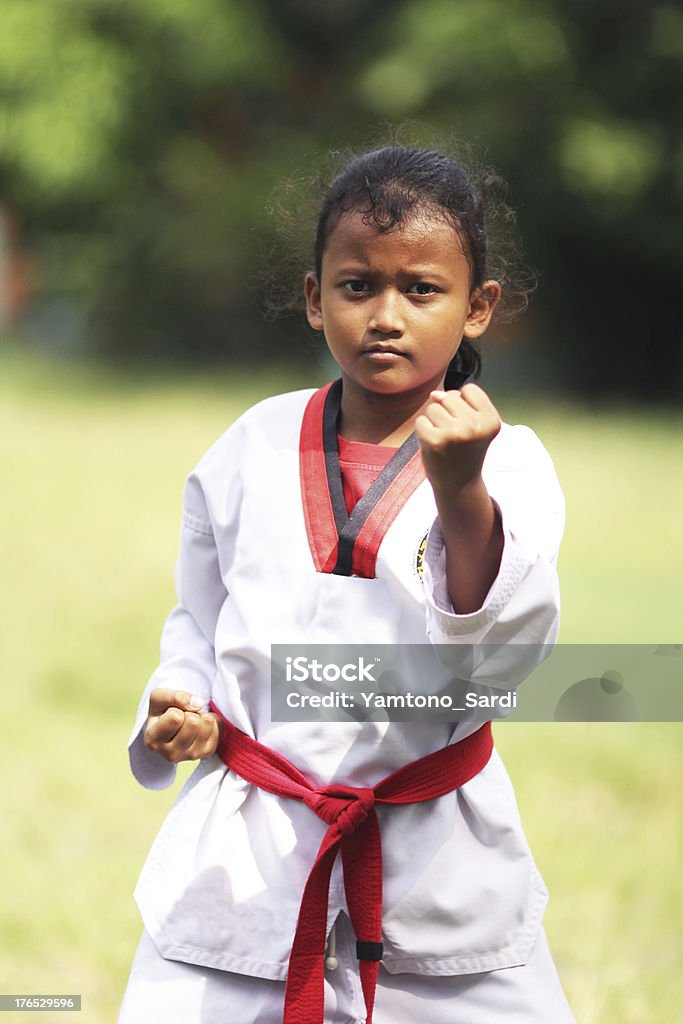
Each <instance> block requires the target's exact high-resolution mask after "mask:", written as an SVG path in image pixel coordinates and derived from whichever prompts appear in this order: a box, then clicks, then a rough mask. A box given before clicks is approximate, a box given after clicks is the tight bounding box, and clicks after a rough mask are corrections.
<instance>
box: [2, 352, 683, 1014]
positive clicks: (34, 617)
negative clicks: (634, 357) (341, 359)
mask: <svg viewBox="0 0 683 1024" xmlns="http://www.w3.org/2000/svg"><path fill="white" fill-rule="evenodd" d="M311 382H312V381H311V380H310V379H308V380H302V379H301V378H300V377H299V378H294V377H293V376H292V375H291V374H285V375H280V376H279V377H276V376H275V375H274V374H273V373H272V372H271V373H270V375H265V374H264V375H263V376H260V375H252V376H251V377H250V376H247V375H246V374H243V373H242V374H227V373H223V374H220V375H206V376H202V375H193V376H191V377H185V378H179V377H177V376H173V375H170V374H165V375H163V376H162V377H158V376H155V375H154V374H153V373H146V374H141V373H139V374H137V375H136V376H133V375H131V374H128V375H124V374H118V375H112V374H107V373H105V372H104V371H103V370H101V369H98V368H97V367H96V366H88V365H85V364H80V365H75V366H74V365H54V364H52V363H50V362H48V361H46V360H44V359H38V358H37V357H35V356H33V357H30V358H29V357H28V356H22V355H20V354H18V353H17V351H16V350H13V349H7V350H6V351H5V352H4V353H3V354H2V358H0V469H1V472H2V480H3V484H4V487H3V493H4V496H5V500H4V502H3V508H2V521H1V523H0V527H1V528H0V538H1V539H0V545H1V546H2V574H3V581H4V584H5V585H4V588H3V593H4V595H5V601H4V607H3V610H2V621H3V638H2V647H1V655H0V656H1V658H2V680H3V686H4V693H5V697H4V701H3V703H4V707H5V715H4V718H5V721H4V729H3V757H2V766H3V769H2V809H3V836H4V842H3V885H2V897H1V898H0V992H6V993H12V992H56V993H69V992H80V993H82V994H83V1012H82V1014H81V1015H80V1016H79V1017H78V1020H79V1021H80V1022H82V1024H109V1022H111V1021H114V1020H115V1019H116V1012H117V1007H118V1003H119V1001H120V998H121V994H122V991H123V987H124V985H125V981H126V977H127V972H128V968H129V965H130V960H131V958H132V955H133V952H134V948H135V944H136V941H137V937H138V934H139V930H140V924H139V920H138V916H137V912H136V909H135V906H134V904H133V900H132V889H133V886H134V883H135V879H136V876H137V873H138V871H139V869H140V867H141V865H142V861H143V859H144V857H145V855H146V853H147V850H148V848H149V845H150V843H151V841H152V839H153V837H154V835H155V833H156V830H157V828H158V826H159V824H160V822H161V820H162V818H163V815H164V813H165V811H166V810H167V808H168V806H169V805H170V802H171V800H172V799H173V796H174V792H175V791H173V792H167V793H163V794H159V793H149V792H146V791H143V790H142V789H140V788H139V787H138V786H137V785H136V784H135V783H134V781H133V780H132V778H131V777H130V775H129V773H128V768H127V757H126V749H125V748H126V743H127V738H128V731H129V728H130V726H131V724H132V718H133V714H134V711H135V707H136V705H137V701H138V698H139V694H140V691H141V689H142V687H143V685H144V682H145V680H146V678H147V676H148V675H149V673H150V672H151V670H152V669H153V668H154V665H155V662H156V658H157V651H158V636H159V629H160V625H161V622H162V620H163V618H164V616H165V614H166V612H167V611H168V609H169V607H170V606H171V604H172V603H173V600H174V597H173V589H172V567H173V560H174V557H175V551H176V546H177V537H178V523H179V512H180V496H181V489H182V484H183V480H184V477H185V475H186V473H187V471H188V470H189V469H190V468H191V467H192V465H193V464H194V462H195V461H196V460H197V458H198V457H199V456H200V455H201V454H202V453H203V451H204V450H205V449H206V448H207V446H208V445H209V443H210V442H211V441H212V440H213V439H214V438H215V437H216V436H217V435H218V434H219V433H220V432H221V431H222V430H224V429H225V427H226V426H227V425H228V424H229V423H230V422H231V420H232V419H233V418H234V417H235V416H236V415H237V414H238V413H239V412H240V410H241V409H243V408H245V407H247V406H248V405H250V404H252V403H253V402H254V401H255V400H257V399H258V398H259V397H262V396H263V395H265V394H269V393H273V392H275V391H280V390H287V389H289V388H291V387H300V386H306V385H308V384H309V383H311ZM501 405H502V409H503V412H504V414H505V416H506V418H507V419H511V420H513V421H514V420H518V419H519V420H521V421H523V422H528V423H530V424H531V425H532V426H534V428H535V429H536V430H537V432H538V433H539V434H540V435H541V437H542V438H543V440H544V442H545V443H546V445H547V447H548V448H549V449H550V451H551V452H552V453H553V456H554V459H555V463H556V466H557V468H558V472H559V474H560V477H561V479H562V482H563V485H564V488H565V491H566V494H567V500H568V508H569V522H568V528H567V535H566V539H565V543H564V546H563V551H562V558H561V576H562V581H563V601H564V619H563V630H562V639H563V640H565V641H568V642H570V641H571V642H592V641H600V642H605V643H607V642H613V643H616V642H622V641H626V642H642V643H668V642H679V641H681V639H682V637H681V626H680V620H681V607H682V605H683V602H682V601H681V578H682V577H683V551H682V542H681V530H680V525H679V524H680V509H681V507H683V473H682V472H681V465H682V464H683V461H682V459H681V454H682V453H681V434H682V431H681V426H682V423H683V421H682V420H681V418H680V417H678V418H677V417H675V416H674V415H673V414H671V413H669V414H665V413H653V412H642V411H638V410H636V411H633V410H618V409H614V410H605V411H602V412H600V413H597V412H587V411H585V410H582V409H581V408H580V407H578V406H575V405H572V404H571V403H569V402H566V401H565V402H559V401H557V402H556V403H555V405H551V404H545V405H542V404H531V403H526V402H524V401H523V400H521V399H519V398H516V399H512V398H509V399H506V400H504V401H503V402H501ZM676 463H677V464H678V472H676V471H675V468H674V467H675V465H676ZM682 738H683V732H682V730H681V727H680V726H678V725H607V726H604V725H602V726H599V725H590V726H589V725H541V726H531V725H509V726H504V725H503V726H499V727H498V729H497V742H498V746H499V748H500V750H501V751H502V753H503V756H504V757H505V759H506V762H507V764H508V768H509V770H510V773H511V775H512V777H513V780H514V782H515V785H516V789H517V793H518V799H519V802H520V805H521V809H522V816H523V820H524V822H525V826H526V830H527V834H528V836H529V839H530V841H531V844H532V848H533V849H534V852H535V855H536V858H537V860H538V862H539V865H540V867H541V870H542V872H543V874H544V876H545V878H546V880H547V882H548V884H549V887H550V889H551V894H552V898H551V904H550V909H549V911H548V915H547V919H546V924H547V929H548V933H549V936H550V940H551V944H552V946H553V949H554V952H555V955H556V958H557V961H558V966H559V968H560V972H561V975H562V977H563V980H564V982H565V986H566V988H567V991H568V994H569V996H570V1000H571V1002H572V1004H573V1006H574V1009H575V1012H576V1015H577V1019H578V1020H579V1021H580V1022H581V1024H597V1022H600V1024H673V1022H675V1021H679V1020H683V1011H682V1010H681V1007H683V981H682V980H681V972H680V963H681V962H683V940H682V938H681V931H682V930H681V927H680V908H681V906H683V882H682V881H681V873H680V869H679V865H680V863H681V859H682V854H683V825H682V821H683V816H682V815H681V809H680V799H679V795H678V788H679V787H678V784H677V781H676V780H680V779H681V777H682V770H683V754H682V753H681V739H682ZM186 771H187V769H185V772H184V773H183V774H186ZM15 1017H17V1015H13V1014H9V1015H8V1021H11V1020H12V1019H14V1018H15ZM52 1017H54V1020H55V1021H57V1022H58V1024H65V1022H66V1021H67V1020H69V1019H72V1018H69V1017H68V1016H65V1015H64V1014H53V1015H49V1014H45V1015H41V1016H40V1018H39V1019H40V1020H41V1021H49V1020H50V1019H51V1018H52ZM17 1019H18V1017H17ZM73 1019H74V1020H75V1019H76V1018H75V1016H74V1018H73Z"/></svg>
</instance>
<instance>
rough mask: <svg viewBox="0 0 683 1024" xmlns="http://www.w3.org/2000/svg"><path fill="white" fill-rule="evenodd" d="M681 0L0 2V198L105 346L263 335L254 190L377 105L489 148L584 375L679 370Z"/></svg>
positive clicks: (226, 344)
mask: <svg viewBox="0 0 683 1024" xmlns="http://www.w3.org/2000/svg"><path fill="white" fill-rule="evenodd" d="M682 56H683V13H682V12H681V10H680V8H679V7H678V6H675V5H674V4H673V3H667V2H664V0H653V2H652V3H650V4H642V3H641V2H640V0H619V3H617V2H616V0H593V2H589V0H573V2H572V3H567V2H563V0H507V2H503V0H459V3H458V4H453V3H451V2H450V0H402V2H401V0H397V2H389V0H374V2H373V0H333V2H329V3H320V2H319V0H165V2H164V3H159V0H60V2H55V0H31V3H30V4H27V3H26V2H25V0H3V4H2V7H1V8H0V198H2V199H3V200H4V201H5V202H6V203H9V204H10V205H12V206H13V207H14V208H15V209H16V210H18V211H20V212H21V215H22V219H23V221H24V222H25V223H27V224H28V225H29V228H30V230H31V232H32V234H33V237H34V238H35V240H36V243H37V245H38V246H39V248H40V251H41V252H42V254H43V265H44V267H46V268H47V282H48V287H49V288H50V289H52V291H53V292H56V293H67V294H71V295H74V296H78V300H79V302H80V303H82V304H83V305H85V306H86V307H87V309H88V311H89V313H90V321H89V324H90V330H91V332H92V336H93V337H94V338H95V339H96V341H97V342H98V343H99V344H100V345H101V346H105V347H107V348H108V349H109V350H110V351H113V352H116V353H117V354H120V355H123V356H125V355H128V356H130V355H133V354H148V355H149V354H151V355H154V356H164V357H176V358H178V357H184V356H191V358H192V359H197V358H198V357H201V358H209V357H211V358H216V357H217V356H229V357H230V358H235V355H236V354H239V353H245V354H248V355H250V356H252V357H253V356H257V357H263V356H265V355H266V354H267V352H268V351H269V346H271V347H272V345H273V344H276V343H277V341H278V335H277V333H276V332H275V331H274V330H272V329H270V330H268V329H266V328H265V327H264V326H263V324H261V323H260V322H259V320H258V315H257V314H256V312H255V309H254V307H255V299H254V289H253V287H252V284H253V279H254V275H255V271H256V270H257V265H256V264H257V260H258V255H259V252H260V251H261V245H262V244H267V243H268V239H269V238H270V237H271V235H272V231H273V227H272V225H271V224H270V223H269V222H268V219H267V217H266V214H265V212H264V210H265V205H266V198H267V196H268V194H269V192H270V189H271V187H272V185H273V183H275V182H276V181H277V180H278V179H280V178H281V177H282V176H283V175H287V174H290V173H291V172H292V169H294V168H297V167H306V166H307V165H308V164H309V163H310V160H311V158H312V157H315V155H316V154H317V153H319V152H322V151H324V150H325V149H327V148H328V147H329V145H330V144H334V143H338V142H339V141H340V139H341V141H343V142H345V143H346V142H351V143H353V141H354V140H355V139H356V138H358V137H362V136H364V135H365V133H366V132H367V128H368V126H369V125H371V124H375V125H376V124H378V123H380V124H381V123H382V122H384V121H387V120H389V121H393V122H400V121H402V120H404V119H406V118H410V119H419V120H422V121H425V122H428V123H430V124H434V125H435V126H437V127H440V128H448V129H451V128H452V129H455V131H456V132H457V133H458V134H461V135H463V136H464V137H466V138H469V139H473V140H475V141H478V142H479V143H481V144H483V145H485V146H486V148H487V149H488V154H489V157H490V159H492V160H493V162H494V163H496V164H497V165H498V166H500V167H501V168H502V169H503V170H504V173H505V175H506V177H508V178H509V180H510V181H511V184H512V188H513V197H514V201H515V203H516V204H517V205H518V206H519V207H520V210H521V215H520V219H521V222H522V225H523V232H524V235H525V239H526V242H527V246H528V249H529V251H530V255H531V259H532V261H533V262H534V263H535V264H536V265H537V266H539V267H540V268H542V270H543V287H542V289H541V291H540V293H539V296H538V299H537V301H536V319H535V330H536V331H537V332H538V333H539V335H540V336H541V337H542V338H543V339H547V347H548V349H549V350H550V351H552V353H553V355H554V358H556V359H557V360H559V361H560V363H561V365H562V368H563V374H564V378H565V380H567V381H569V382H571V383H573V384H574V385H575V386H576V387H578V388H581V389H583V390H585V391H587V392H598V393H608V392H621V393H632V394H635V395H640V396H643V395H644V394H651V395H656V396H668V397H673V396H674V395H676V394H680V393H681V390H682V389H683V361H682V356H681V353H682V352H683V346H681V344H680V330H681V328H680V323H679V318H678V316H677V315H676V311H675V303H674V302H673V301H672V296H673V295H675V294H676V290H677V278H678V273H679V268H680V265H681V257H682V249H683V243H682V242H681V238H680V231H679V230H678V229H677V220H678V219H679V218H678V216H677V215H679V214H680V210H681V206H682V205H683V201H682V195H681V194H682V192H683V148H682V147H681V143H680V138H679V131H680V129H679V126H680V123H681V114H682V112H683V111H682V109H681V108H682V107H683V89H682V88H681V86H682V85H683V83H682V82H681V77H682V71H681V68H682V66H683V65H682V63H681V57H682Z"/></svg>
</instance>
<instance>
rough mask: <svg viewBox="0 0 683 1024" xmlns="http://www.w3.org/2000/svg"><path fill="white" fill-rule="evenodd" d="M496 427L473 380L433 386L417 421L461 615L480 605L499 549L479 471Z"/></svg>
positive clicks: (496, 521) (496, 519)
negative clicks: (456, 386) (455, 386)
mask: <svg viewBox="0 0 683 1024" xmlns="http://www.w3.org/2000/svg"><path fill="white" fill-rule="evenodd" d="M500 426H501V423H500V416H499V415H498V412H497V410H496V408H495V407H494V405H493V404H492V402H491V400H490V399H489V397H488V395H487V394H486V392H484V391H482V389H481V388H480V387H477V385H476V384H465V385H464V387H463V388H461V390H460V391H432V393H431V395H430V402H429V404H428V405H427V406H426V408H425V410H424V412H423V413H422V415H421V416H418V417H417V420H416V421H415V433H416V435H417V439H418V441H419V442H420V448H421V451H422V461H423V462H424V466H425V470H426V472H427V476H428V477H429V481H430V483H431V485H432V489H433V491H434V499H435V501H436V507H437V511H438V513H439V523H440V525H441V531H442V533H443V538H444V544H445V548H446V583H447V587H448V593H449V596H450V599H451V604H452V605H453V610H454V611H455V612H456V613H458V614H461V615H468V614H471V613H472V612H475V611H477V609H478V608H481V606H482V602H483V601H484V599H485V597H486V595H487V593H488V592H489V590H490V588H491V585H492V584H493V581H494V579H495V578H496V575H497V573H498V569H499V567H500V561H501V557H502V553H503V530H502V526H501V521H500V515H499V513H498V511H497V509H496V507H495V505H494V504H493V502H492V500H491V497H490V495H489V493H488V491H487V490H486V486H485V484H484V481H483V479H482V476H481V468H482V465H483V463H484V456H485V455H486V450H487V448H488V446H489V445H490V444H491V441H492V440H493V439H494V437H495V436H496V434H497V433H498V431H499V430H500Z"/></svg>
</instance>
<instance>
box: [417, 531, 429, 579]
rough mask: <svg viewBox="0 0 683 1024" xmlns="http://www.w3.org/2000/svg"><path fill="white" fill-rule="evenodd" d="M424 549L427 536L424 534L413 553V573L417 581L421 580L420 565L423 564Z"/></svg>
mask: <svg viewBox="0 0 683 1024" xmlns="http://www.w3.org/2000/svg"><path fill="white" fill-rule="evenodd" d="M426 547H427V534H426V533H425V535H424V537H423V538H422V540H421V541H420V543H419V544H418V546H417V551H416V552H415V572H416V573H417V576H418V579H420V580H421V579H422V564H423V562H424V557H425V548H426Z"/></svg>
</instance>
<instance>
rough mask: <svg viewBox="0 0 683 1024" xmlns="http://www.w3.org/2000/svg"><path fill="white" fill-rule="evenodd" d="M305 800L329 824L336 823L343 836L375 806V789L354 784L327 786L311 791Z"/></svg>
mask: <svg viewBox="0 0 683 1024" xmlns="http://www.w3.org/2000/svg"><path fill="white" fill-rule="evenodd" d="M304 802H305V803H306V804H307V805H308V806H309V807H310V808H311V810H312V811H314V812H315V814H317V815H318V817H319V818H322V820H323V821H324V822H325V823H326V824H327V825H336V826H337V828H338V829H339V831H340V833H341V834H342V835H343V836H348V835H351V833H352V832H355V831H356V829H357V828H358V826H359V825H360V824H361V823H362V822H363V821H365V819H366V818H367V816H368V814H369V813H370V811H371V810H372V809H373V807H374V806H375V791H374V789H367V788H361V787H358V788H355V787H354V786H326V787H325V788H324V789H318V790H315V791H313V792H311V793H310V794H309V795H308V796H306V797H305V798H304Z"/></svg>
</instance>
